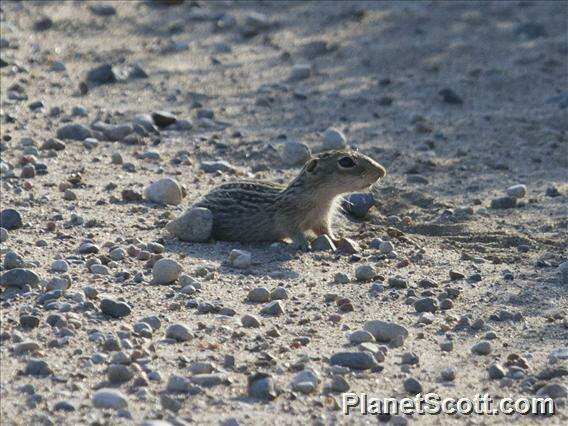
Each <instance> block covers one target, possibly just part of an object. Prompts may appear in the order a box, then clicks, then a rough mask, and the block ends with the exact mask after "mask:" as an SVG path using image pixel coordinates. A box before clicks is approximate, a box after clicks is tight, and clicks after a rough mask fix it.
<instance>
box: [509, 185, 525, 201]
mask: <svg viewBox="0 0 568 426" xmlns="http://www.w3.org/2000/svg"><path fill="white" fill-rule="evenodd" d="M506 193H507V195H508V196H509V197H514V198H524V197H525V195H527V186H526V185H522V184H519V185H513V186H510V187H508V188H507V190H506Z"/></svg>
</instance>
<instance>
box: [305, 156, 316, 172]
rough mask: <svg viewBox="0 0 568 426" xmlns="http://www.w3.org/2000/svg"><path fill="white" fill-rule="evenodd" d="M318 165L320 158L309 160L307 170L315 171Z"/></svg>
mask: <svg viewBox="0 0 568 426" xmlns="http://www.w3.org/2000/svg"><path fill="white" fill-rule="evenodd" d="M317 165H318V160H316V159H315V158H312V159H311V160H310V161H308V164H306V171H308V172H310V173H311V172H313V171H314V170H315V168H316V166H317Z"/></svg>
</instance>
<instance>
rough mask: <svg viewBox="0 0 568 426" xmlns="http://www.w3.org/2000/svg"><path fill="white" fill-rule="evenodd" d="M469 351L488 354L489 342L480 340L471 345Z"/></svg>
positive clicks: (489, 349)
mask: <svg viewBox="0 0 568 426" xmlns="http://www.w3.org/2000/svg"><path fill="white" fill-rule="evenodd" d="M471 352H472V353H474V354H477V355H489V354H490V353H491V343H490V342H488V341H487V340H482V341H481V342H478V343H476V344H475V345H473V346H472V347H471Z"/></svg>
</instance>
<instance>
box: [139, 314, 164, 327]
mask: <svg viewBox="0 0 568 426" xmlns="http://www.w3.org/2000/svg"><path fill="white" fill-rule="evenodd" d="M141 322H145V323H146V324H149V325H150V327H152V329H153V330H154V331H155V330H159V329H160V327H161V326H162V322H161V321H160V318H158V317H157V316H156V315H150V316H147V317H144V318H142V320H141Z"/></svg>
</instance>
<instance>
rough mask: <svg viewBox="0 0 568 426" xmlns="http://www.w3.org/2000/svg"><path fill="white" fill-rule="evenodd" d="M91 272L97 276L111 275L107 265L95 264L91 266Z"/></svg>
mask: <svg viewBox="0 0 568 426" xmlns="http://www.w3.org/2000/svg"><path fill="white" fill-rule="evenodd" d="M89 270H90V271H91V273H92V274H95V275H109V274H110V270H109V269H108V267H107V266H106V265H101V264H100V263H95V264H93V265H91V267H90V268H89Z"/></svg>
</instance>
